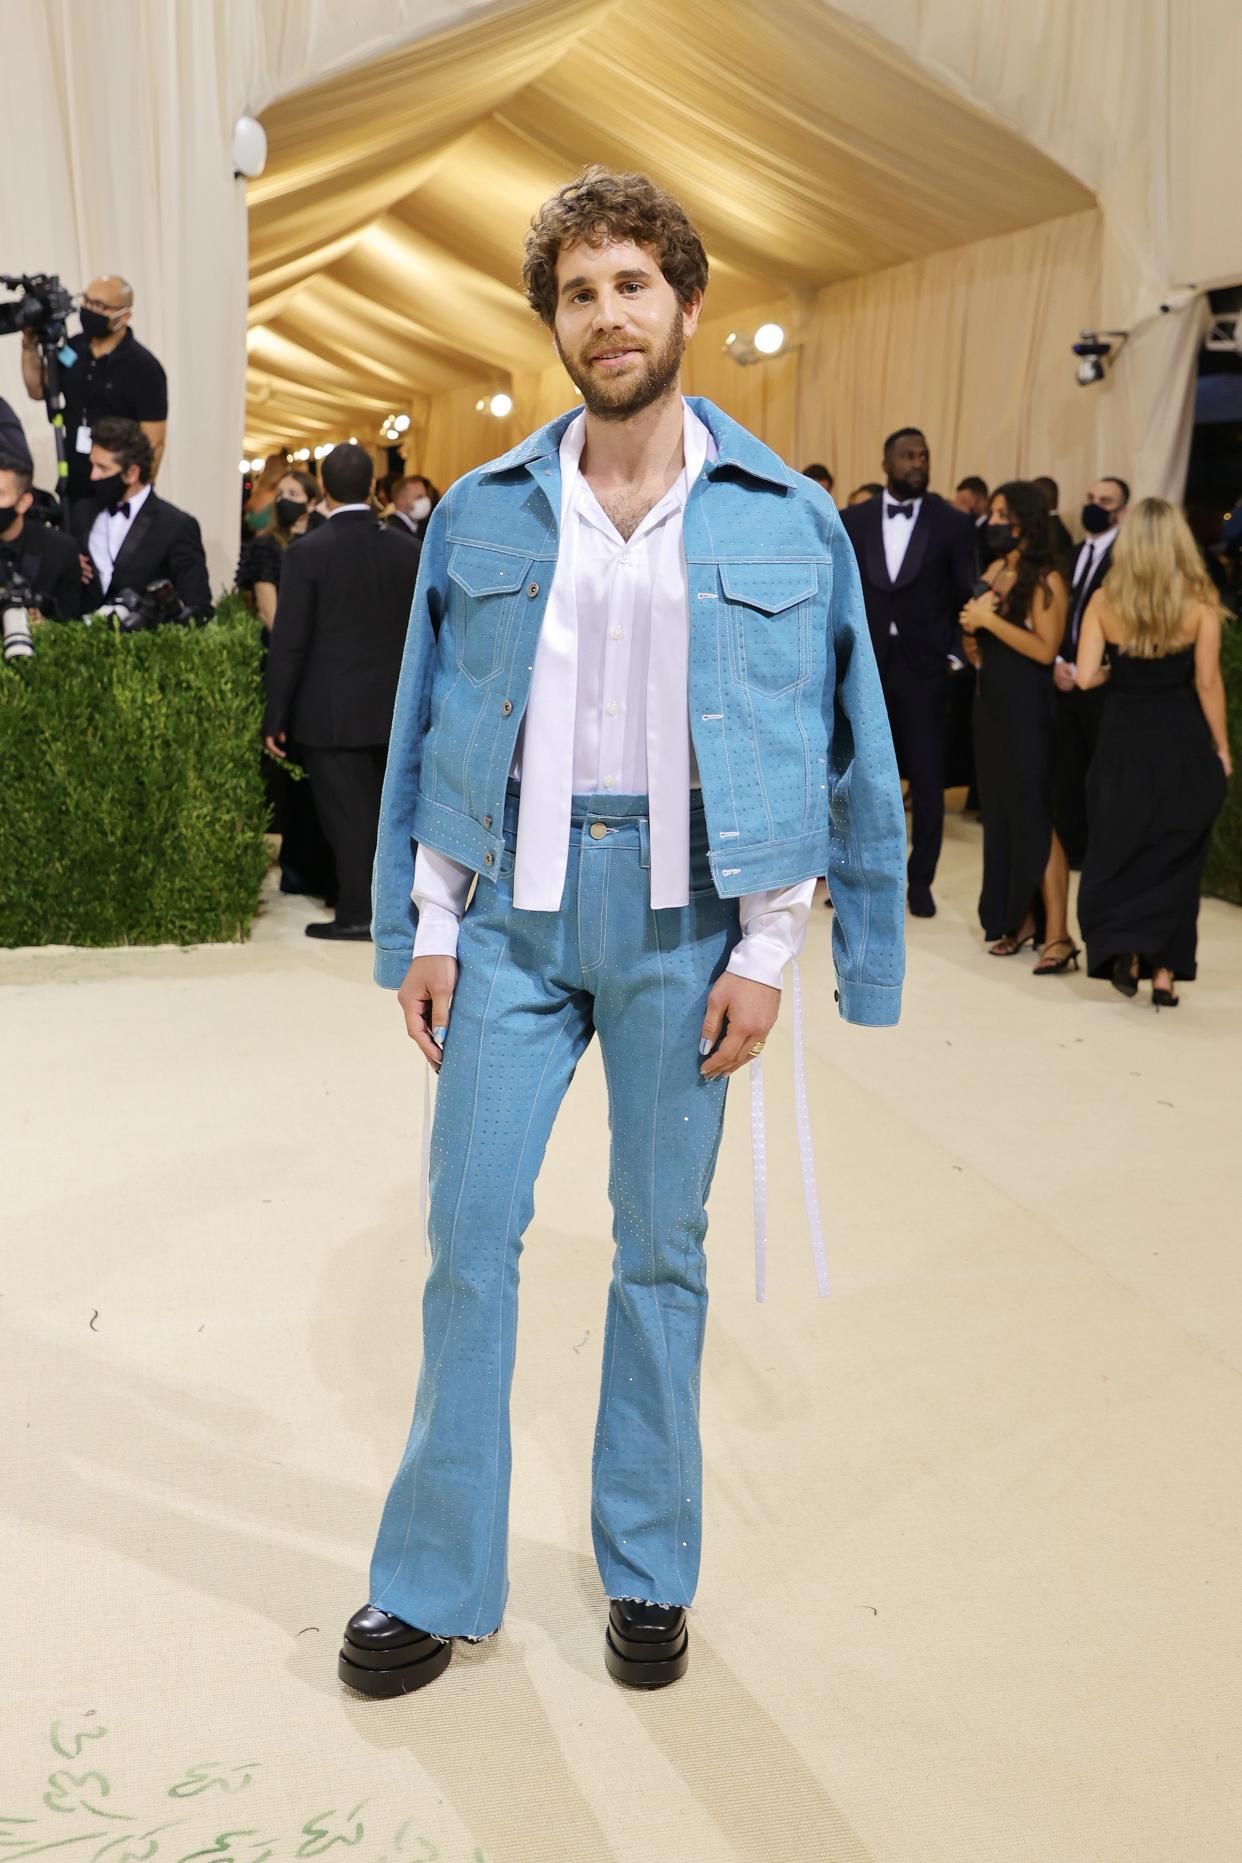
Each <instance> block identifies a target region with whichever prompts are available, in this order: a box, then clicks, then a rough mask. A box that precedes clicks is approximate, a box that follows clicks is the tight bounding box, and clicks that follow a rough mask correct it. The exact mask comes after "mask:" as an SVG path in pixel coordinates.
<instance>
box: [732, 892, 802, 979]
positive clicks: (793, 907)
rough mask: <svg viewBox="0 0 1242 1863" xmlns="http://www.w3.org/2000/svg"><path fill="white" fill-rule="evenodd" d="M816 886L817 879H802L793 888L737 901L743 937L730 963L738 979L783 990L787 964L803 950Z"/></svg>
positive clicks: (750, 894) (734, 949) (754, 895)
mask: <svg viewBox="0 0 1242 1863" xmlns="http://www.w3.org/2000/svg"><path fill="white" fill-rule="evenodd" d="M815 887H816V881H814V880H799V881H797V882H796V883H795V884H794V885H793V886H778V887H775V888H773V889H772V890H771V891H769V892H764V893H745V894H743V896H742V898H741V899H739V901H738V922H739V924H740V925H741V928H742V936H741V938H740V939H739V941H738V943H737V944H735V945H734V947H733V950H732V952H731V953H730V955H729V964H728V968H729V969H730V970H731V971H732V973H733V975H734V976H735V977H749V978H750V980H751V982H752V983H766V984H767V985H768V987H769V989H773V990H779V989H780V987H781V977H782V975H783V974H784V970H785V966H786V964H787V963H788V962H789V960H790V958H791V957H797V955H798V953H799V952H800V951H801V949H802V944H803V940H804V939H805V937H806V928H807V926H808V925H809V923H810V920H811V907H812V905H813V903H814V900H815Z"/></svg>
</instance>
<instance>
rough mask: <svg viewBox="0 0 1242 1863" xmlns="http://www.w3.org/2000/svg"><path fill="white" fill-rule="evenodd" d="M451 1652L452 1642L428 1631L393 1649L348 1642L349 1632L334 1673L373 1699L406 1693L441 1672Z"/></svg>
mask: <svg viewBox="0 0 1242 1863" xmlns="http://www.w3.org/2000/svg"><path fill="white" fill-rule="evenodd" d="M452 1654H453V1645H452V1643H451V1642H445V1641H443V1640H442V1639H441V1638H440V1637H433V1636H432V1635H430V1633H428V1634H426V1635H425V1636H423V1637H421V1638H418V1639H416V1640H415V1641H414V1642H412V1643H403V1644H401V1645H400V1646H398V1647H397V1648H396V1649H386V1650H382V1649H368V1648H367V1647H366V1645H365V1644H362V1643H351V1641H350V1639H349V1637H348V1635H347V1636H346V1638H345V1643H344V1647H343V1648H342V1650H341V1654H340V1657H339V1659H338V1662H337V1674H338V1675H339V1676H340V1678H341V1680H342V1682H344V1683H345V1684H346V1685H347V1686H348V1687H349V1688H354V1689H357V1691H358V1693H359V1694H360V1695H369V1696H370V1697H371V1698H372V1700H374V1701H386V1700H389V1699H390V1698H391V1697H392V1696H394V1695H409V1694H412V1693H413V1691H414V1690H415V1689H416V1688H424V1687H425V1686H426V1684H427V1683H428V1682H434V1681H435V1679H436V1677H437V1676H438V1675H443V1674H444V1671H445V1670H446V1669H447V1668H448V1666H449V1658H450V1657H451V1656H452Z"/></svg>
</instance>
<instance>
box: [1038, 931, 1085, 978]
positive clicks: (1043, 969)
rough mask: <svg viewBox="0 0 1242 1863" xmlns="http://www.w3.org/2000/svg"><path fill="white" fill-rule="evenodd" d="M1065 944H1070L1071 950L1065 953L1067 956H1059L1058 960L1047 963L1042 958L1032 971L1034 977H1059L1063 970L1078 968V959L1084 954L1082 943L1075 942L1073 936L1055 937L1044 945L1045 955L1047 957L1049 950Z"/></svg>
mask: <svg viewBox="0 0 1242 1863" xmlns="http://www.w3.org/2000/svg"><path fill="white" fill-rule="evenodd" d="M1063 944H1067V945H1068V946H1069V950H1068V951H1067V952H1066V953H1065V956H1064V957H1059V958H1057V960H1056V962H1055V963H1052V964H1045V963H1044V962H1043V961H1042V959H1041V961H1040V962H1039V963H1038V964H1036V966H1035V968H1034V970H1033V971H1032V972H1031V975H1032V976H1033V977H1059V976H1060V975H1061V973H1062V971H1066V970H1077V969H1078V960H1079V958H1080V957H1081V955H1082V946H1081V945H1080V944H1075V943H1074V940H1073V939H1072V938H1054V939H1053V941H1052V943H1051V944H1046V945H1045V946H1044V957H1047V955H1048V953H1049V951H1055V950H1056V949H1057V948H1058V946H1060V945H1063Z"/></svg>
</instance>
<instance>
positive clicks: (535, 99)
mask: <svg viewBox="0 0 1242 1863" xmlns="http://www.w3.org/2000/svg"><path fill="white" fill-rule="evenodd" d="M263 121H264V124H265V127H266V129H267V132H268V137H269V143H270V160H269V165H268V168H267V170H266V172H265V173H264V175H263V176H262V177H261V178H260V179H259V180H258V181H256V182H253V183H252V184H251V186H250V189H249V218H250V313H249V322H250V327H249V336H248V352H249V354H248V370H247V429H248V437H247V446H248V447H249V448H254V447H255V446H265V445H267V444H268V443H270V442H279V443H284V444H288V445H294V446H296V445H300V444H313V443H314V442H315V441H317V440H320V439H325V438H326V439H335V438H339V437H341V436H342V435H343V434H345V433H348V432H351V431H358V432H360V433H364V432H365V433H371V434H373V433H374V431H375V429H376V427H377V426H378V424H379V421H380V420H381V419H382V417H383V416H384V415H385V414H387V413H389V412H391V411H401V410H404V411H408V412H411V413H412V415H413V417H414V422H415V426H416V427H419V428H421V427H423V426H424V425H425V424H426V422H427V419H428V415H429V409H430V407H431V405H432V404H433V402H434V400H435V398H436V397H441V396H446V395H449V394H452V393H453V392H454V391H462V390H468V389H475V390H481V389H482V388H483V387H487V386H500V385H506V384H508V383H509V382H511V381H512V380H513V379H514V378H515V377H517V376H519V375H528V374H533V373H534V372H537V371H540V370H544V369H546V367H547V365H548V363H549V360H550V354H549V349H548V341H547V337H546V335H545V334H544V332H543V331H542V329H541V328H540V327H539V325H538V324H537V323H536V322H535V320H534V319H533V317H532V315H531V313H530V312H529V310H528V309H527V306H526V303H525V300H524V298H523V296H522V294H521V289H520V280H519V269H520V254H521V245H522V239H523V236H524V233H525V230H526V226H527V223H528V221H529V219H530V215H531V212H532V210H533V208H534V207H535V206H536V205H537V204H538V203H539V202H540V201H541V200H543V199H544V198H545V197H546V196H547V195H548V194H550V193H551V192H552V191H553V190H554V189H555V188H556V187H557V186H558V185H560V184H561V183H562V182H563V181H564V180H566V179H567V178H568V177H569V176H570V175H572V174H573V173H575V172H576V171H577V169H578V168H579V167H581V166H582V165H583V164H584V163H585V162H587V161H602V162H605V163H608V164H610V165H612V166H615V167H623V168H641V169H643V170H645V171H647V172H649V173H652V174H653V175H655V176H656V177H657V178H658V179H659V180H660V181H661V182H662V183H664V184H665V185H666V186H668V187H670V188H671V189H672V190H673V191H674V192H675V193H676V194H677V195H678V196H679V197H680V198H681V199H682V200H683V201H684V202H685V204H686V206H687V208H688V210H689V211H690V213H691V215H692V217H693V218H694V220H695V222H696V224H697V225H698V226H699V228H700V230H701V231H702V233H703V236H704V240H705V242H706V245H707V247H708V252H709V256H710V259H711V288H710V295H709V310H710V311H711V312H712V313H714V314H715V315H717V316H720V315H727V316H732V315H733V314H734V313H741V312H744V311H745V310H747V309H749V308H751V307H753V306H757V305H761V304H764V303H767V302H771V301H773V300H777V299H790V298H792V299H794V300H798V299H802V300H803V301H809V299H810V298H811V297H812V296H813V294H814V293H815V292H817V291H818V290H819V289H821V288H822V287H823V286H825V285H829V284H832V283H833V282H835V281H837V280H841V279H847V278H853V277H858V276H860V275H863V274H866V273H871V272H875V271H878V270H881V269H884V268H887V267H892V266H896V265H898V264H900V263H902V262H903V261H908V260H915V259H919V258H921V257H923V256H925V255H928V254H931V253H935V252H938V251H943V250H944V249H946V248H949V247H956V246H965V245H968V244H971V243H973V242H976V241H979V240H982V239H985V238H987V237H988V236H990V235H995V234H1001V233H1006V232H1010V231H1012V230H1014V229H1017V228H1021V227H1026V226H1032V225H1035V224H1037V223H1040V222H1044V221H1048V220H1052V219H1055V218H1057V217H1060V216H1064V215H1070V214H1075V213H1078V212H1080V211H1081V210H1082V209H1084V208H1088V207H1090V206H1091V205H1092V200H1093V197H1092V195H1091V194H1090V193H1089V192H1088V190H1087V189H1086V188H1085V187H1084V186H1083V185H1082V183H1081V182H1079V181H1077V180H1075V179H1073V178H1072V177H1071V176H1070V175H1069V174H1068V173H1067V172H1066V171H1065V170H1064V169H1062V168H1060V167H1059V166H1057V164H1056V163H1055V162H1053V161H1052V160H1050V159H1049V158H1048V157H1046V156H1044V155H1042V154H1040V153H1039V152H1038V151H1037V150H1036V149H1034V148H1032V146H1031V145H1030V143H1029V142H1027V141H1025V140H1023V139H1022V138H1020V137H1019V136H1018V135H1016V134H1015V133H1013V132H1012V131H1011V130H1009V129H1007V128H1005V127H1004V126H1002V125H1001V124H999V123H997V122H995V121H994V120H992V119H991V118H989V117H988V116H986V115H985V114H984V113H983V112H982V111H980V110H978V109H976V108H974V107H973V106H972V105H971V104H970V103H969V102H967V101H965V100H963V99H962V98H961V97H960V96H957V95H954V94H952V93H951V92H950V91H949V90H948V89H947V88H942V87H941V86H940V85H938V84H937V83H936V82H934V81H933V80H932V79H931V78H929V77H928V76H927V75H926V74H924V73H922V72H920V71H919V70H917V69H916V68H915V66H914V65H913V64H912V63H910V62H908V61H907V60H906V59H905V58H904V57H903V56H902V55H901V53H900V52H898V51H897V50H895V49H893V48H892V47H891V46H888V45H886V44H885V43H884V42H883V41H882V40H880V39H878V38H876V37H875V36H873V35H871V34H869V33H867V32H866V31H865V30H863V29H861V28H860V27H858V26H856V25H854V24H852V23H850V22H848V21H846V20H844V19H842V18H841V17H840V16H839V15H834V14H833V13H832V12H830V11H829V10H828V9H827V8H826V7H825V6H824V5H823V4H822V0H780V3H779V4H772V3H771V0H675V3H673V4H669V3H668V0H531V3H529V4H525V5H521V6H517V7H512V8H509V9H504V10H501V11H500V12H499V13H495V12H493V13H489V14H488V15H487V16H486V17H481V18H480V17H476V18H474V19H473V20H472V21H471V22H470V23H468V24H466V25H464V26H461V27H458V28H455V29H453V30H450V31H447V32H442V33H440V34H438V35H436V36H435V37H433V38H430V39H423V40H421V41H419V42H418V43H415V44H413V45H409V46H405V47H403V48H402V49H401V50H399V51H398V52H396V53H393V54H390V55H388V56H386V57H384V58H381V59H379V60H378V61H376V62H373V63H371V64H368V65H365V66H362V67H361V68H358V69H355V70H351V71H348V72H346V73H345V74H343V75H341V76H338V77H335V78H333V79H331V80H329V81H327V82H324V83H321V84H318V85H316V86H314V87H313V88H310V89H306V90H303V91H300V92H298V93H297V94H295V95H293V96H290V97H287V98H285V99H283V100H282V101H280V102H279V103H277V104H275V105H273V106H272V107H271V108H270V109H268V110H266V111H265V112H264V114H263Z"/></svg>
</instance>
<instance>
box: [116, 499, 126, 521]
mask: <svg viewBox="0 0 1242 1863" xmlns="http://www.w3.org/2000/svg"><path fill="white" fill-rule="evenodd" d="M115 510H116V514H117V516H118V517H128V516H129V500H128V498H127V499H126V500H125V503H124V504H123V505H117V506H115Z"/></svg>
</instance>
